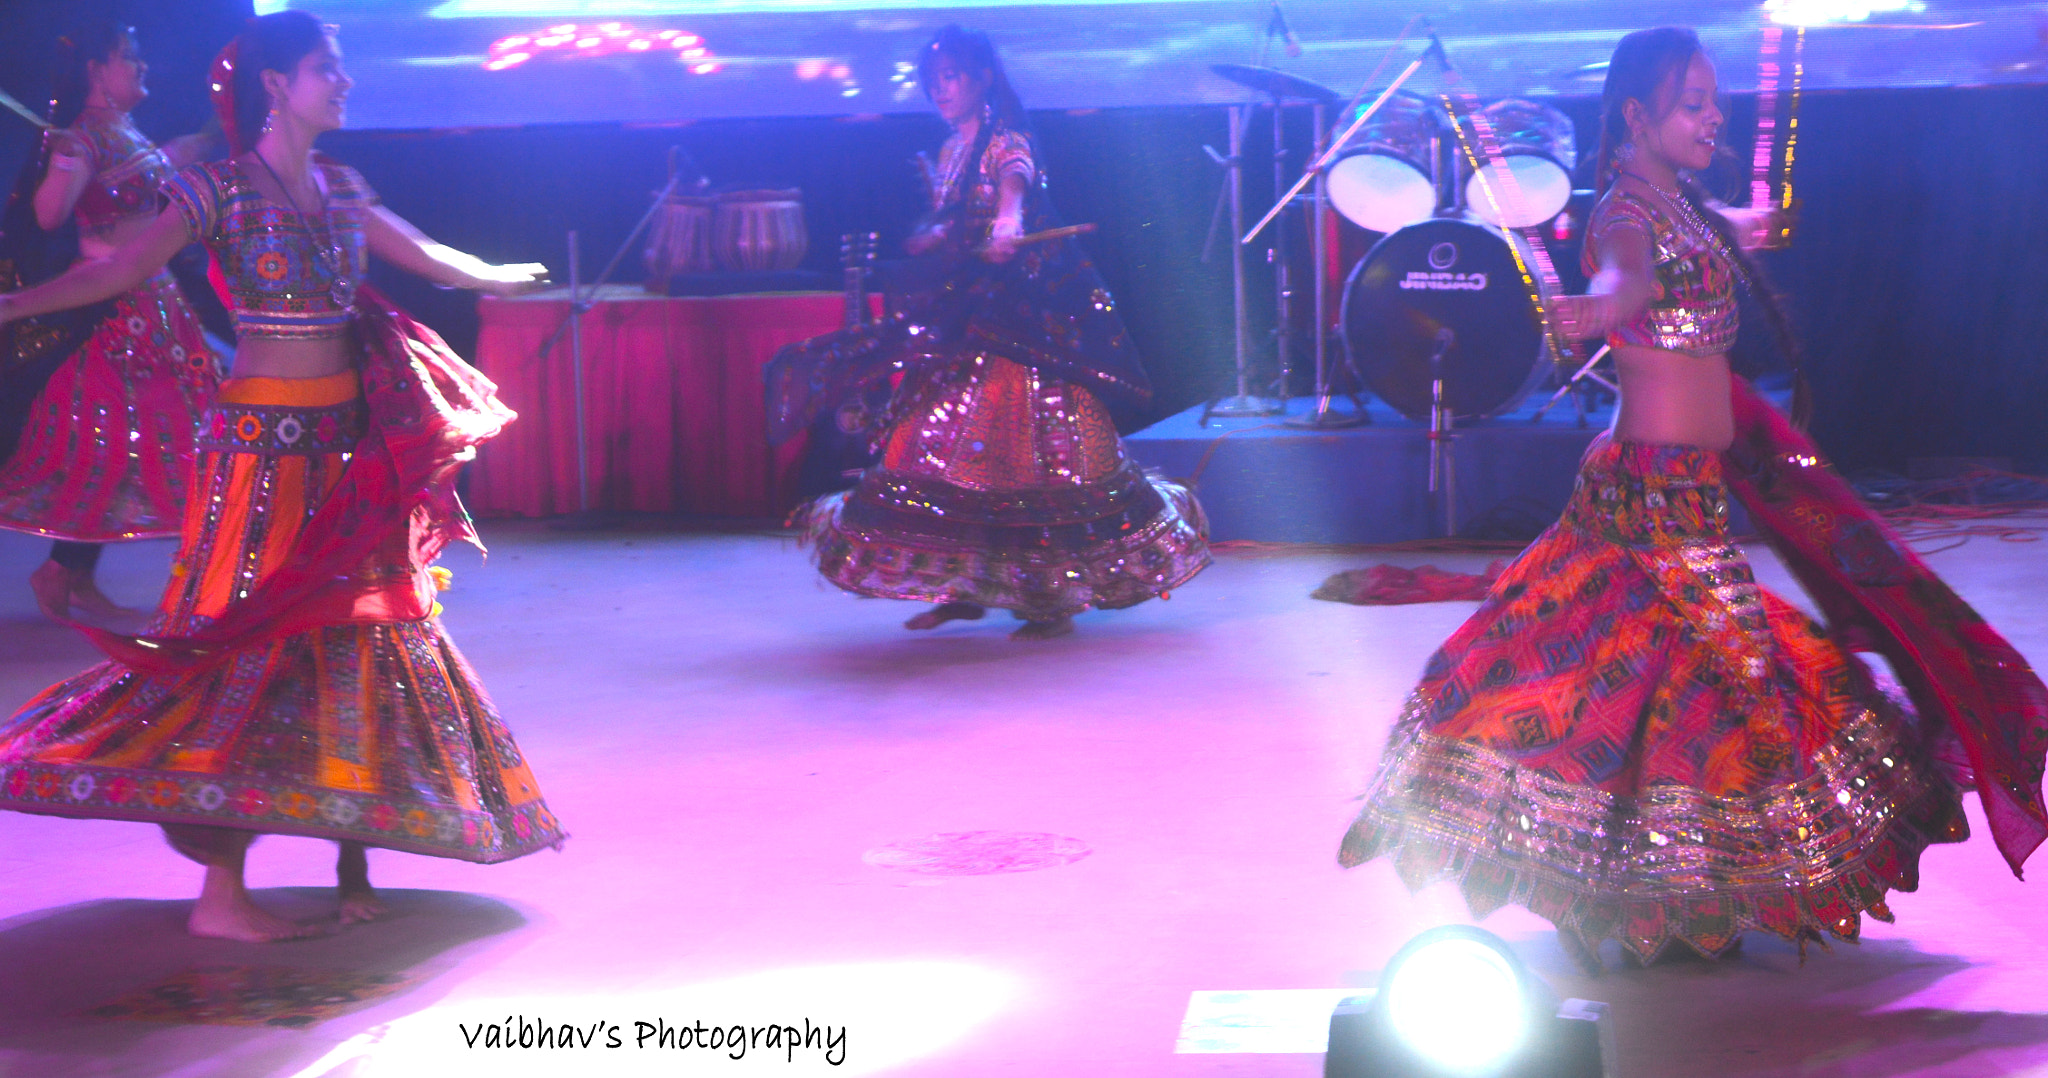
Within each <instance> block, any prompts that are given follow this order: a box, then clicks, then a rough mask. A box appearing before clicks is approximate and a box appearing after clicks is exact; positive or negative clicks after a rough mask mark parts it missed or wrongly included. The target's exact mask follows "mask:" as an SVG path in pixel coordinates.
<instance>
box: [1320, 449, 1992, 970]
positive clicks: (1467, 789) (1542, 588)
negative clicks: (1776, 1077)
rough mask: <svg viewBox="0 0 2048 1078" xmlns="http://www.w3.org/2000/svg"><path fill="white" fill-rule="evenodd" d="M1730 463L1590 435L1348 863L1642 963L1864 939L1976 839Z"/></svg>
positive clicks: (1456, 645) (1427, 706)
mask: <svg viewBox="0 0 2048 1078" xmlns="http://www.w3.org/2000/svg"><path fill="white" fill-rule="evenodd" d="M1727 509H1728V492H1727V488H1726V487H1725V486H1724V485H1723V481H1722V474H1721V458H1720V457H1719V456H1718V455H1716V454H1712V453H1707V452H1703V451H1700V450H1695V449H1690V448H1686V447H1680V446H1653V445H1641V444H1629V443H1617V442H1612V441H1608V440H1606V438H1605V436H1602V438H1601V439H1599V440H1596V441H1595V442H1594V444H1593V446H1592V448H1591V449H1589V450H1588V452H1587V455H1586V459H1585V462H1584V463H1583V465H1582V468H1581V471H1580V476H1579V481H1578V490H1577V492H1576V493H1575V494H1574V495H1573V498H1572V501H1571V504H1570V505H1569V506H1568V507H1567V508H1566V510H1565V513H1564V517H1563V519H1562V520H1560V521H1559V522H1558V523H1557V524H1556V525H1554V526H1553V527H1552V528H1551V529H1550V530H1549V531H1548V532H1546V533H1545V534H1544V535H1543V536H1542V538H1540V539H1538V540H1537V541H1536V543H1535V545H1533V546H1532V547H1530V548H1529V549H1528V551H1526V552H1525V553H1524V554H1523V555H1522V556H1521V558H1520V559H1519V560H1517V561H1516V562H1515V563H1514V565H1513V566H1511V567H1510V568H1509V569H1508V570H1507V571H1506V572H1505V573H1504V574H1503V575H1502V576H1501V577H1500V579H1499V581H1498V582H1497V583H1495V584H1494V586H1493V588H1492V590H1491V592H1490V593H1489V594H1488V596H1487V598H1486V600H1485V602H1484V603H1483V604H1482V605H1481V606H1480V608H1479V611H1478V612H1477V613H1476V614H1474V615H1473V617H1472V619H1471V620H1469V621H1467V622H1466V623H1465V624H1464V625H1463V626H1462V627H1461V628H1460V629H1459V630H1458V631H1457V632H1456V633H1455V634H1454V635H1452V637H1451V638H1450V640H1449V641H1448V642H1446V643H1445V644H1444V646H1443V648H1442V649H1441V650H1440V651H1438V652H1437V654H1436V655H1435V657H1434V658H1432V659H1431V660H1430V663H1429V666H1428V669H1427V671H1426V672H1425V674H1424V677H1423V680H1422V684H1421V686H1420V687H1419V688H1418V689H1417V690H1416V692H1415V694H1414V696H1413V697H1411V699H1410V701H1409V703H1408V706H1407V708H1406V710H1405V711H1404V712H1403V714H1402V716H1401V718H1400V721H1399V722H1398V723H1397V724H1396V726H1395V729H1394V732H1393V735H1392V737H1391V739H1390V742H1389V744H1388V747H1387V750H1386V754H1385V756H1384V757H1383V758H1382V761H1381V764H1380V772H1379V775H1378V778H1377V779H1376V780H1375V782H1374V784H1373V787H1372V789H1371V792H1370V793H1369V795H1368V796H1367V798H1366V806H1365V809H1364V811H1363V812H1362V813H1361V814H1360V815H1359V817H1358V820H1357V822H1356V823H1355V824H1354V825H1353V826H1352V828H1351V831H1350V833H1349V834H1348V835H1346V836H1345V840H1344V844H1343V850H1342V853H1341V860H1342V861H1343V862H1344V863H1345V864H1347V865H1355V864H1358V863H1360V862H1363V861H1366V860H1370V859H1372V858H1375V857H1379V856H1381V855H1389V856H1391V857H1392V858H1393V859H1394V863H1395V866H1396V868H1397V869H1398V870H1399V872H1400V874H1401V876H1402V878H1403V879H1404V880H1405V881H1406V882H1407V883H1408V884H1409V885H1410V886H1411V887H1417V888H1419V887H1421V886H1423V885H1425V884H1427V883H1429V882H1431V881H1433V880H1437V879H1442V878H1452V879H1456V880H1457V881H1458V882H1459V884H1460V886H1461V887H1462V889H1463V891H1464V893H1465V897H1466V900H1467V902H1468V903H1469V905H1470V906H1471V908H1472V912H1473V914H1474V915H1475V916H1485V915H1486V914H1488V913H1490V912H1492V911H1493V909H1495V908H1496V907H1498V906H1500V905H1503V904H1506V903H1514V904H1518V905H1522V906H1526V907H1527V908H1529V909H1530V910H1532V911H1534V912H1535V913H1537V914H1539V915H1541V916H1543V917H1545V918H1548V919H1549V920H1551V921H1552V922H1554V923H1556V925H1557V926H1558V929H1559V931H1560V932H1564V933H1571V934H1574V935H1576V936H1577V937H1578V938H1579V939H1580V940H1582V941H1584V942H1585V943H1587V944H1590V945H1592V946H1597V945H1598V943H1599V941H1600V940H1601V939H1603V938H1607V937H1613V938H1617V939H1620V940H1621V941H1622V942H1623V943H1624V944H1625V945H1626V946H1627V947H1628V948H1630V949H1631V950H1633V951H1634V952H1636V953H1637V954H1638V955H1639V956H1641V957H1643V958H1645V959H1647V958H1651V957H1654V956H1655V955H1656V954H1657V953H1658V952H1659V951H1661V950H1662V949H1663V948H1664V947H1665V946H1666V945H1667V944H1669V943H1670V942H1671V941H1673V940H1682V941H1684V942H1685V943H1686V944H1687V945H1689V946H1691V947H1692V948H1694V949H1696V950H1698V951H1700V952H1701V953H1704V954H1709V955H1711V954H1717V953H1719V952H1721V951H1723V950H1725V949H1726V948H1727V947H1728V946H1729V945H1730V944H1731V943H1733V942H1734V940H1735V938H1736V937H1737V935H1739V934H1740V933H1741V932H1743V931H1746V930H1751V929H1761V930H1765V931H1770V932H1774V933H1777V934H1779V935H1782V936H1785V937H1788V938H1810V937H1813V936H1815V935H1816V934H1817V933H1820V932H1826V933H1829V934H1831V935H1834V936H1837V937H1840V938H1844V939H1854V938H1855V937H1856V935H1857V932H1858V928H1859V925H1860V918H1861V916H1862V915H1863V914H1865V913H1868V914H1870V915H1871V916H1874V917H1878V918H1880V919H1885V920H1889V919H1890V914H1889V911H1888V910H1887V909H1886V907H1885V906H1884V901H1883V900H1884V896H1885V893H1886V892H1887V891H1888V890H1891V889H1897V890H1904V891H1910V890H1912V889H1913V888H1914V887H1915V886H1916V885H1917V872H1918V869H1917V865H1918V859H1919V856H1920V852H1921V851H1922V850H1923V849H1924V848H1925V847H1926V846H1927V845H1928V844H1929V843H1933V842H1954V841H1960V840H1962V839H1963V838H1964V837H1966V836H1967V833H1968V832H1967V825H1966V824H1965V822H1964V818H1963V814H1962V810H1961V808H1960V803H1959V795H1958V793H1957V790H1956V788H1955V786H1954V785H1953V784H1952V783H1951V782H1950V781H1949V779H1948V778H1947V777H1945V775H1944V774H1942V773H1938V772H1937V771H1936V770H1935V769H1934V768H1933V766H1932V765H1931V764H1930V755H1931V751H1930V750H1931V746H1930V744H1929V743H1928V741H1929V735H1928V733H1927V732H1925V731H1923V729H1922V727H1921V724H1920V723H1919V722H1918V721H1917V720H1916V719H1915V718H1914V717H1913V716H1912V714H1911V713H1910V712H1909V711H1907V710H1905V709H1904V708H1903V707H1902V706H1901V705H1898V704H1895V703H1894V702H1893V701H1892V700H1891V699H1890V698H1888V697H1887V696H1886V695H1885V694H1883V693H1881V692H1879V691H1878V690H1877V688H1876V686H1875V684H1874V683H1873V680H1872V678H1871V675H1870V673H1869V671H1868V670H1867V669H1866V668H1865V667H1864V665H1863V663H1862V662H1861V660H1858V659H1856V658H1854V657H1853V656H1851V655H1848V654H1846V653H1844V652H1843V651H1841V650H1840V649H1839V648H1838V647H1837V646H1836V645H1835V644H1834V643H1833V642H1832V641H1831V640H1830V639H1829V637H1828V636H1827V634H1826V632H1825V630H1823V629H1822V627H1821V626H1820V625H1819V624H1817V623H1816V622H1814V621H1813V620H1812V619H1810V618H1808V617H1807V616H1806V615H1804V614H1803V613H1801V612H1800V611H1798V610H1797V609H1795V608H1794V607H1792V606H1791V605H1790V604H1788V603H1786V602H1785V601H1784V600H1782V599H1780V598H1778V597H1777V596H1775V595H1772V594H1770V593H1768V592H1766V591H1764V590H1762V589H1761V588H1759V587H1758V586H1757V584H1756V581H1755V578H1754V576H1753V575H1752V574H1751V570H1750V566H1749V563H1748V561H1747V560H1746V559H1745V558H1744V557H1743V555H1742V552H1741V551H1740V549H1738V548H1737V547H1736V546H1734V545H1733V544H1732V543H1731V542H1730V541H1729V538H1728V534H1727V524H1726V518H1727Z"/></svg>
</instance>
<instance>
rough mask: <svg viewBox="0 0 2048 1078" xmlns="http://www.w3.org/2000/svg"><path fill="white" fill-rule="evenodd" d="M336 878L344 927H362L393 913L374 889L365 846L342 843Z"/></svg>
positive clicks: (335, 872)
mask: <svg viewBox="0 0 2048 1078" xmlns="http://www.w3.org/2000/svg"><path fill="white" fill-rule="evenodd" d="M334 876H335V885H336V889H337V890H338V891H339V892H340V895H341V908H340V910H339V911H338V916H339V917H340V918H341V923H342V924H345V925H355V924H362V923H363V922H365V921H374V920H376V919H377V918H379V917H382V916H384V915H385V914H387V913H389V912H391V908H390V907H388V906H386V905H385V904H384V901H383V900H382V899H380V898H378V897H377V892H376V891H374V890H372V889H371V887H370V859H369V855H368V854H367V853H366V852H365V851H364V849H363V844H362V843H360V842H344V843H342V844H341V857H340V859H339V860H337V861H336V862H335V866H334Z"/></svg>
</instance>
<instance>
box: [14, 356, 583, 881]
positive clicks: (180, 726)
mask: <svg viewBox="0 0 2048 1078" xmlns="http://www.w3.org/2000/svg"><path fill="white" fill-rule="evenodd" d="M365 423H366V417H365V410H364V405H363V402H362V399H361V390H360V387H359V385H358V381H357V376H356V375H355V374H354V373H353V372H350V373H346V374H342V375H337V376H333V377H329V378H311V379H277V378H243V379H233V380H230V381H227V382H224V383H222V384H221V386H220V392H219V396H218V400H217V403H216V404H215V406H214V407H213V409H212V410H211V411H210V412H209V413H208V414H207V416H206V418H205V420H204V423H203V424H202V426H201V433H200V439H199V447H200V454H199V461H198V468H197V471H196V473H195V481H194V487H193V497H192V498H191V499H190V502H189V504H188V505H187V506H186V511H185V515H184V531H183V541H182V543H181V544H180V547H179V550H178V555H177V560H176V563H175V564H174V566H173V568H172V578H171V582H170V584H169V586H168V588H167V589H166V591H165V594H164V599H163V603H162V605H161V607H160V608H159V611H158V615H157V618H156V621H155V622H154V624H152V626H151V627H150V629H149V633H150V635H155V636H177V635H180V634H183V633H189V632H191V631H194V630H195V629H198V628H200V627H203V626H204V625H206V624H208V623H209V622H210V621H211V620H212V619H214V618H216V617H218V616H220V614H221V613H222V612H223V611H225V610H227V609H228V608H229V607H230V606H232V605H233V604H234V603H236V602H238V601H240V600H241V599H243V598H244V597H245V596H247V595H248V594H250V593H251V592H252V591H253V590H255V589H258V588H260V587H262V585H263V582H264V579H265V578H266V576H268V575H269V574H270V573H272V572H274V571H275V570H276V569H277V568H278V567H279V566H281V565H282V564H283V563H284V561H285V559H287V558H288V557H290V555H291V552H292V550H293V546H294V543H295V541H296V539H297V536H298V533H299V530H300V529H301V528H302V527H303V526H304V525H305V522H306V520H307V519H308V518H309V517H310V516H311V514H312V513H313V511H314V510H316V509H318V508H319V507H320V505H321V503H322V501H323V499H324V498H325V496H326V495H327V493H328V492H329V491H330V490H331V489H333V488H334V486H335V484H336V482H337V480H339V478H340V477H341V476H342V474H343V471H344V469H346V468H347V467H348V461H349V454H350V451H351V450H352V449H354V448H355V445H356V441H357V439H358V438H360V437H361V436H362V434H363V432H364V428H365ZM405 540H406V537H405V536H404V535H394V536H393V537H392V538H391V541H390V542H388V543H385V544H383V546H381V547H380V548H379V550H378V551H377V553H376V554H375V555H373V556H372V557H371V558H369V559H367V560H366V561H365V562H364V563H363V564H362V565H360V566H358V567H357V568H356V570H355V572H354V573H353V574H352V578H353V581H354V584H355V588H354V589H353V590H355V591H356V592H357V593H358V594H359V595H362V596H364V597H366V598H365V601H364V602H360V603H358V608H359V609H370V608H378V607H380V606H381V607H382V608H387V609H392V610H405V609H415V610H419V609H424V610H428V611H434V610H437V609H438V607H437V606H436V605H435V604H433V603H432V600H431V594H432V584H431V582H430V578H429V576H428V574H427V573H426V572H425V571H424V570H423V568H422V567H419V566H416V565H414V564H412V563H411V559H410V558H409V557H408V555H407V546H406V541H405ZM380 596H381V597H383V598H384V599H386V600H388V601H385V602H382V603H379V602H377V601H376V600H377V599H378V598H379V597H380ZM0 808H7V809H15V810H18V811H24V812H35V813H43V814H49V815H58V816H77V817H91V818H104V819H125V820H141V821H148V822H152V823H160V824H169V825H174V826H175V825H207V826H215V827H226V828H238V829H242V830H248V831H259V832H267V833H277V834H293V835H308V836H315V837H320V838H332V839H340V840H347V841H355V842H362V843H365V844H367V845H372V846H383V847H388V848H391V849H398V850H406V851H409V852H413V853H422V854H430V855H435V856H442V857H454V858H460V859H462V860H467V861H477V862H495V861H504V860H509V859H511V858H514V857H519V856H522V855H524V854H527V853H531V852H533V851H535V850H538V849H542V848H544V847H549V846H555V845H558V844H559V843H560V841H561V837H562V835H561V831H560V828H559V826H558V824H557V823H556V821H555V818H554V816H553V815H552V814H551V813H550V812H549V811H548V809H547V806H546V804H545V802H543V801H542V799H541V794H540V789H539V786H538V784H537V783H536V782H535V781H534V778H533V774H532V772H531V771H530V770H529V768H528V767H527V764H526V761H525V759H524V758H523V757H522V756H521V754H520V752H519V747H518V745H517V744H516V743H515V742H514V741H513V739H512V735H511V732H510V731H509V730H508V729H507V728H506V726H505V724H504V722H503V720H502V719H500V718H499V716H498V712H497V710H496V708H495V707H494V706H493V705H492V703H491V700H490V697H489V696H488V695H487V694H486V693H485V691H484V688H483V685H482V684H481V682H480V681H479V680H478V679H477V676H476V674H475V672H474V671H472V670H471V669H470V667H469V664H468V663H467V662H466V661H464V659H463V657H462V655H461V653H460V652H458V651H457V650H456V649H455V646H454V644H453V643H451V642H450V641H449V640H448V638H447V635H446V634H445V633H444V632H443V631H442V628H441V625H440V622H439V621H438V620H436V618H435V617H433V616H432V614H431V613H429V614H428V616H425V617H415V618H413V619H411V620H354V621H349V622H344V623H337V624H328V625H321V626H318V627H315V628H311V629H307V630H304V631H301V632H295V633H290V634H288V635H285V636H281V637H278V638H276V639H274V640H271V641H270V642H268V643H267V644H265V645H263V646H260V647H253V648H249V649H247V650H244V651H241V652H238V653H235V654H232V655H230V656H228V657H227V658H225V659H223V660H221V661H219V662H217V663H215V664H213V665H211V666H206V667H202V668H199V669H197V670H193V671H189V672H182V673H175V674H163V675H145V674H141V673H138V672H136V671H133V670H130V669H128V668H126V667H123V666H121V665H119V664H116V663H111V662H108V663H102V664H100V665H99V666H96V667H94V668H92V669H90V670H87V671H86V672H85V673H83V674H80V675H78V676H77V677H74V678H72V679H71V680H69V681H66V682H63V683H62V684H59V685H56V686H54V687H52V688H50V689H48V690H46V691H45V692H43V693H42V694H41V695H40V696H38V697H36V698H35V699H34V700H31V701H30V702H29V703H28V704H27V705H26V706H25V707H23V708H22V709H21V710H20V711H19V712H18V713H16V714H15V715H14V717H13V718H12V719H10V720H7V721H6V722H4V723H0Z"/></svg>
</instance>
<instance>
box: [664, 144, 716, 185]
mask: <svg viewBox="0 0 2048 1078" xmlns="http://www.w3.org/2000/svg"><path fill="white" fill-rule="evenodd" d="M677 166H681V167H680V168H679V167H677ZM684 169H687V170H688V171H689V173H690V174H691V175H693V176H695V177H696V178H697V179H696V182H695V183H692V184H691V185H690V186H692V187H709V186H711V174H710V173H708V172H706V171H704V166H702V165H699V164H698V163H697V159H696V158H694V157H691V156H690V154H689V152H688V151H687V150H684V149H683V148H682V147H681V146H670V147H669V148H668V170H669V172H670V173H671V174H673V175H677V176H680V175H682V174H683V170H684Z"/></svg>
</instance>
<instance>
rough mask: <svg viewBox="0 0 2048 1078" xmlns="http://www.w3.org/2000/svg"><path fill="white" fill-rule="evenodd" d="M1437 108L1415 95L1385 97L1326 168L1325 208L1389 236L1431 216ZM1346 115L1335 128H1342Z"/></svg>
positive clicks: (1434, 198)
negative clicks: (1335, 159) (1333, 162)
mask: <svg viewBox="0 0 2048 1078" xmlns="http://www.w3.org/2000/svg"><path fill="white" fill-rule="evenodd" d="M1437 116H1438V113H1437V110H1436V109H1435V108H1434V107H1433V106H1431V105H1430V103H1429V101H1428V99H1426V98H1424V97H1421V96H1419V95H1417V94H1410V93H1398V94H1395V95H1394V96H1393V97H1390V98H1388V99H1387V103H1386V104H1384V105H1381V106H1380V110H1379V111H1378V112H1375V113H1373V115H1372V119H1370V120H1367V121H1366V122H1365V126H1363V127H1361V128H1359V129H1358V133H1357V134H1355V135H1353V136H1351V141H1350V142H1349V143H1348V144H1346V145H1345V147H1344V154H1343V156H1342V157H1340V158H1339V159H1338V160H1337V162H1336V163H1335V164H1333V165H1331V166H1330V178H1329V191H1330V205H1332V206H1334V207H1336V209H1337V212H1338V213H1341V214H1343V215H1344V217H1345V218H1346V219H1347V220H1349V221H1350V222H1351V223H1352V224H1355V225H1357V226H1359V227H1360V228H1365V229H1370V230H1372V231H1374V232H1393V231H1395V230H1397V229H1400V228H1403V227H1405V226H1407V225H1412V224H1414V223H1416V222H1417V221H1427V220H1429V219H1430V217H1432V216H1433V215H1435V213H1436V208H1437V204H1438V202H1439V201H1440V199H1439V198H1438V195H1437V138H1438V134H1439V132H1440V130H1441V126H1440V123H1439V121H1438V119H1437ZM1350 123H1351V120H1350V118H1349V117H1347V118H1346V119H1345V120H1344V121H1343V122H1342V123H1341V124H1339V125H1338V126H1339V127H1340V128H1342V127H1347V126H1349V125H1350Z"/></svg>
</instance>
